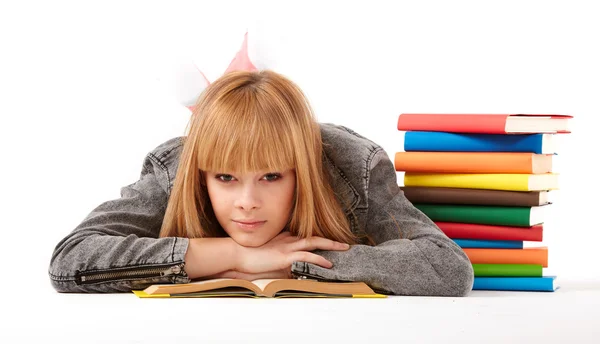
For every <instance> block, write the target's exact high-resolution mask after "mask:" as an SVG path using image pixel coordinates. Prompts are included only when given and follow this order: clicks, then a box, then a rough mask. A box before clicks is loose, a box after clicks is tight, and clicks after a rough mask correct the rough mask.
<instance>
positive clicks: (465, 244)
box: [452, 239, 523, 248]
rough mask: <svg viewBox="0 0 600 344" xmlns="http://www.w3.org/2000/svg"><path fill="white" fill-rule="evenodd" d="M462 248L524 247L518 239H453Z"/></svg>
mask: <svg viewBox="0 0 600 344" xmlns="http://www.w3.org/2000/svg"><path fill="white" fill-rule="evenodd" d="M452 240H454V242H455V243H457V244H458V246H460V247H461V248H523V241H518V240H479V239H452Z"/></svg>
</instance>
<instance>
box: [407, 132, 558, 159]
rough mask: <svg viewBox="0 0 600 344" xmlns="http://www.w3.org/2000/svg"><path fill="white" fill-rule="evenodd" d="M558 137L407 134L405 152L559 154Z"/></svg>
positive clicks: (442, 133) (446, 133)
mask: <svg viewBox="0 0 600 344" xmlns="http://www.w3.org/2000/svg"><path fill="white" fill-rule="evenodd" d="M553 135H555V134H506V135H501V134H464V133H449V132H435V131H407V132H406V133H405V134H404V150H405V151H406V152H410V151H426V152H428V151H435V152H522V153H537V154H556V142H555V141H554V136H553Z"/></svg>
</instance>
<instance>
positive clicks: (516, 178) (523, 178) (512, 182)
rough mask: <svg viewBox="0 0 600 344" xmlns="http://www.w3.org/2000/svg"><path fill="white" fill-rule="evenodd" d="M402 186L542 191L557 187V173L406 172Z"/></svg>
mask: <svg viewBox="0 0 600 344" xmlns="http://www.w3.org/2000/svg"><path fill="white" fill-rule="evenodd" d="M404 186H428V187H442V188H465V189H488V190H508V191H542V190H557V189H558V174H557V173H540V174H510V173H493V174H486V173H418V172H406V173H405V174H404Z"/></svg>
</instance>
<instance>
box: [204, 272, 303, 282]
mask: <svg viewBox="0 0 600 344" xmlns="http://www.w3.org/2000/svg"><path fill="white" fill-rule="evenodd" d="M209 278H211V279H212V278H234V279H243V280H246V281H254V280H257V279H290V278H292V270H291V269H283V270H277V271H270V272H262V273H258V274H249V273H245V272H238V271H234V270H229V271H225V272H221V273H219V274H216V275H213V276H210V277H209Z"/></svg>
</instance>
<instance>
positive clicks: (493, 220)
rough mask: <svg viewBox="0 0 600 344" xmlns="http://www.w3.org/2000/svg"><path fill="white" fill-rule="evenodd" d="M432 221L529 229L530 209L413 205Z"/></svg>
mask: <svg viewBox="0 0 600 344" xmlns="http://www.w3.org/2000/svg"><path fill="white" fill-rule="evenodd" d="M413 205H414V206H415V207H416V208H417V209H419V210H421V211H422V212H423V213H424V214H425V215H427V217H429V218H430V219H432V220H433V221H443V222H461V223H475V224H483V225H498V226H515V227H530V226H531V225H532V224H530V223H529V221H530V217H529V216H530V212H531V208H530V207H499V206H486V205H479V206H478V205H461V204H423V203H416V204H413Z"/></svg>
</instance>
